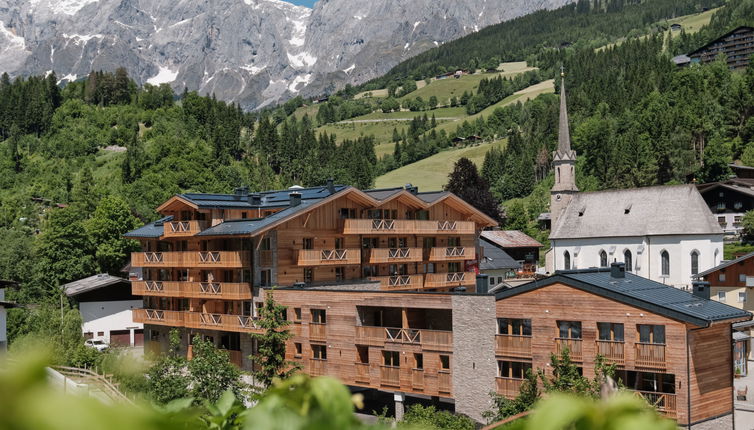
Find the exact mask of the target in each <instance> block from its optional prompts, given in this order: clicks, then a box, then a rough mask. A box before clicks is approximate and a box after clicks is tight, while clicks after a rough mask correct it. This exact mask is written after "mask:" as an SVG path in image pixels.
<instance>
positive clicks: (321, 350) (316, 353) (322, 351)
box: [312, 343, 327, 360]
mask: <svg viewBox="0 0 754 430" xmlns="http://www.w3.org/2000/svg"><path fill="white" fill-rule="evenodd" d="M312 358H313V359H315V360H327V345H317V344H314V343H313V344H312Z"/></svg>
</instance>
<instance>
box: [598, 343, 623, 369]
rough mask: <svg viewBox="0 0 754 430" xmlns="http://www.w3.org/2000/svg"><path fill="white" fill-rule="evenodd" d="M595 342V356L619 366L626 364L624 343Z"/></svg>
mask: <svg viewBox="0 0 754 430" xmlns="http://www.w3.org/2000/svg"><path fill="white" fill-rule="evenodd" d="M596 342H597V354H599V355H601V356H603V357H605V360H607V361H609V362H613V363H616V364H621V365H622V364H624V363H625V362H626V354H625V351H624V349H625V343H624V342H622V341H613V340H598V341H596Z"/></svg>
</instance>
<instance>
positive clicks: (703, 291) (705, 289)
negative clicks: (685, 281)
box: [691, 281, 710, 300]
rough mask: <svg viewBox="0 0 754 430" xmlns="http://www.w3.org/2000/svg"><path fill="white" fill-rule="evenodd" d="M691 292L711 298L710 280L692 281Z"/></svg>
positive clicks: (704, 297)
mask: <svg viewBox="0 0 754 430" xmlns="http://www.w3.org/2000/svg"><path fill="white" fill-rule="evenodd" d="M691 292H692V294H694V295H695V296H697V297H701V298H703V299H707V300H709V295H710V288H709V282H706V281H693V282H691Z"/></svg>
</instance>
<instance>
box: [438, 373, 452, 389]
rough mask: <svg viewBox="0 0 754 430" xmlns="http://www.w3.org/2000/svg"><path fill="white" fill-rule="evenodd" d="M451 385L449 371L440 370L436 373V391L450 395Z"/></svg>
mask: <svg viewBox="0 0 754 430" xmlns="http://www.w3.org/2000/svg"><path fill="white" fill-rule="evenodd" d="M452 385H453V382H452V378H451V374H450V371H449V370H440V371H438V372H437V391H439V392H441V393H446V394H450V393H451V387H452Z"/></svg>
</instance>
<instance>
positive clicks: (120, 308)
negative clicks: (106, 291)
mask: <svg viewBox="0 0 754 430" xmlns="http://www.w3.org/2000/svg"><path fill="white" fill-rule="evenodd" d="M142 305H143V303H142V301H141V300H122V301H117V302H84V303H79V311H80V312H81V318H82V319H83V320H84V325H83V326H82V328H81V329H82V331H83V332H84V333H92V334H93V336H94V337H95V338H98V337H100V336H99V335H98V333H100V332H102V333H104V335H103V336H102V337H103V338H104V339H105V340H106V341H107V342H110V332H111V331H113V330H131V331H133V330H138V329H141V328H144V325H143V324H141V323H135V322H133V318H132V314H131V310H132V309H141V308H142ZM131 343H132V345H133V336H132V339H131Z"/></svg>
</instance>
